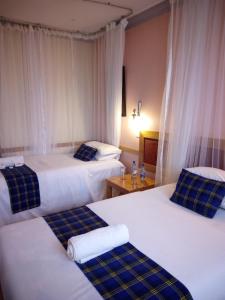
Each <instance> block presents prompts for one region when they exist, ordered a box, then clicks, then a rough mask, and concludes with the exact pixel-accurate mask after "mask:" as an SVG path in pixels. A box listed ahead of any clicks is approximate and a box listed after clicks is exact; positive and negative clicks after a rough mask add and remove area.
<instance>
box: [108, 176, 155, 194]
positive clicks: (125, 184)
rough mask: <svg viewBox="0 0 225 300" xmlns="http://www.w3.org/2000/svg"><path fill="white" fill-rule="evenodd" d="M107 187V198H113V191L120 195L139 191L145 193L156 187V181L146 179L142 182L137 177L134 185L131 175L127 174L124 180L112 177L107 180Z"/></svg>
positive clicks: (119, 177)
mask: <svg viewBox="0 0 225 300" xmlns="http://www.w3.org/2000/svg"><path fill="white" fill-rule="evenodd" d="M106 185H107V198H112V190H113V189H115V190H116V191H118V192H119V194H120V195H123V194H128V193H133V192H137V191H144V190H147V189H152V188H154V186H155V180H154V179H151V178H149V177H146V178H145V180H144V181H143V182H142V181H141V180H140V177H139V176H137V178H136V182H135V183H134V184H132V180H131V174H126V175H125V177H124V180H122V179H121V176H115V177H110V178H108V179H106Z"/></svg>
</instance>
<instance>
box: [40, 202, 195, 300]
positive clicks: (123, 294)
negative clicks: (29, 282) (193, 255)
mask: <svg viewBox="0 0 225 300" xmlns="http://www.w3.org/2000/svg"><path fill="white" fill-rule="evenodd" d="M44 219H45V221H46V222H47V223H48V225H49V226H50V228H51V229H52V230H53V232H54V233H55V235H56V236H57V238H58V239H59V240H60V242H61V243H62V245H63V246H64V248H65V249H66V248H67V241H68V239H69V238H71V237H72V236H76V235H79V234H83V233H86V232H88V231H90V230H93V229H97V228H100V227H104V226H107V223H105V222H104V221H103V220H102V219H101V218H100V217H98V216H97V215H96V214H95V213H94V212H92V211H91V210H90V209H89V208H88V207H86V206H83V207H79V208H75V209H71V210H67V211H64V212H60V213H55V214H52V215H49V216H46V217H44ZM77 265H78V266H79V268H80V269H81V270H82V271H83V272H84V274H85V275H86V277H87V278H88V279H89V280H90V282H91V283H92V284H93V285H94V286H95V288H96V289H97V291H98V292H99V293H100V294H101V296H102V297H103V298H104V299H116V300H128V299H143V300H144V299H151V300H178V299H179V300H191V299H192V296H191V295H190V293H189V291H188V290H187V288H186V287H185V286H184V285H183V284H182V283H181V282H179V281H178V280H177V279H176V278H174V277H173V276H172V275H171V274H169V273H168V272H167V271H166V270H164V269H163V268H162V267H160V266H159V265H158V264H157V263H155V262H154V261H153V260H151V259H150V258H148V257H147V256H145V255H144V254H143V253H141V252H140V251H139V250H137V249H136V248H135V247H134V246H132V245H131V244H130V243H127V244H125V245H122V246H120V247H117V248H115V249H113V250H111V251H109V252H107V253H105V254H103V255H101V256H99V257H97V258H94V259H92V260H90V261H88V262H86V263H84V264H77Z"/></svg>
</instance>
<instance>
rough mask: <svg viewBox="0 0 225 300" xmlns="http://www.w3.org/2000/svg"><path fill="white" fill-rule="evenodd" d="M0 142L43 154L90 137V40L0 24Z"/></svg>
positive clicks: (0, 143) (91, 103)
mask: <svg viewBox="0 0 225 300" xmlns="http://www.w3.org/2000/svg"><path fill="white" fill-rule="evenodd" d="M0 39H1V41H0V72H1V73H0V74H1V77H0V84H1V90H0V146H1V148H2V149H5V150H6V151H7V149H9V148H15V147H25V150H26V151H27V152H35V153H46V152H49V151H51V150H52V149H53V148H54V147H55V146H56V145H57V144H58V143H69V142H74V141H82V140H87V139H90V138H92V136H93V128H92V116H93V114H92V110H93V109H92V106H93V102H92V93H93V92H92V90H93V80H92V70H93V66H92V64H93V61H92V56H93V54H92V49H93V43H92V42H87V41H78V40H75V39H74V38H72V37H68V36H58V35H57V34H54V33H52V32H50V31H48V30H43V29H39V30H38V29H35V30H33V28H32V27H30V28H27V27H23V26H15V25H13V26H11V25H2V24H0Z"/></svg>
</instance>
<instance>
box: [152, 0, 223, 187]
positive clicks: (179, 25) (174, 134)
mask: <svg viewBox="0 0 225 300" xmlns="http://www.w3.org/2000/svg"><path fill="white" fill-rule="evenodd" d="M168 47H169V49H168V70H167V79H166V85H165V92H164V99H163V105H162V113H161V127H160V141H159V149H158V162H157V172H156V180H157V183H158V184H162V183H169V182H172V181H175V180H176V179H177V177H178V175H179V173H180V171H181V169H182V168H183V167H188V166H198V165H201V166H212V167H218V168H219V167H220V168H224V167H225V118H224V116H225V1H224V0H214V1H212V0H188V1H185V0H184V1H179V0H174V1H171V19H170V32H169V44H168Z"/></svg>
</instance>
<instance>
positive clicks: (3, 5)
mask: <svg viewBox="0 0 225 300" xmlns="http://www.w3.org/2000/svg"><path fill="white" fill-rule="evenodd" d="M99 1H101V2H104V3H108V2H109V1H107V0H99ZM160 2H162V0H111V1H110V3H111V4H116V5H120V6H125V7H129V8H131V9H132V10H133V15H135V14H138V13H140V12H142V11H144V10H145V9H148V8H150V7H152V6H154V5H156V4H158V3H160ZM128 12H129V11H127V10H124V9H121V8H115V7H111V6H108V5H101V4H98V3H90V2H88V1H85V0H0V16H3V17H6V18H9V19H13V20H17V21H25V22H31V23H39V24H43V25H47V26H50V27H55V28H59V29H64V30H69V31H81V32H86V33H91V32H95V31H97V30H99V29H100V28H101V27H103V26H105V25H106V24H107V23H108V22H110V21H112V20H115V19H118V18H120V17H121V16H123V15H126V14H127V13H128Z"/></svg>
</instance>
